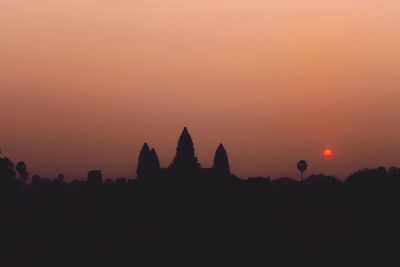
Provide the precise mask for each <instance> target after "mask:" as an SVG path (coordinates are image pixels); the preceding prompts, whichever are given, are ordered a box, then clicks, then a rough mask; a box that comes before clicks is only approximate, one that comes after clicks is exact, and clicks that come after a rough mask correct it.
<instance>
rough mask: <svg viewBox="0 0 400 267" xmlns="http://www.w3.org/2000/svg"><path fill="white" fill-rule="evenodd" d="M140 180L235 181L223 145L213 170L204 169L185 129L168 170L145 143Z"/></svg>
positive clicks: (139, 173) (138, 172)
mask: <svg viewBox="0 0 400 267" xmlns="http://www.w3.org/2000/svg"><path fill="white" fill-rule="evenodd" d="M136 174H137V178H138V180H152V179H157V178H167V177H170V178H172V177H173V178H185V177H186V178H190V179H196V178H205V179H207V178H209V179H213V178H214V179H219V180H228V179H235V176H233V175H232V174H231V172H230V168H229V158H228V153H227V152H226V150H225V148H224V146H223V144H220V145H219V146H218V148H217V150H216V152H215V156H214V164H213V166H212V167H211V168H204V167H202V166H201V165H200V163H199V162H198V160H197V157H196V153H195V148H194V144H193V140H192V137H191V136H190V133H189V130H188V129H187V127H185V128H184V129H183V131H182V133H181V135H180V137H179V140H178V144H177V148H176V154H175V157H174V159H173V160H172V163H171V164H170V165H169V167H168V168H162V167H160V161H159V159H158V155H157V152H156V150H155V149H154V148H151V149H150V147H149V145H148V144H147V143H144V145H143V147H142V150H141V151H140V154H139V162H138V167H137V172H136Z"/></svg>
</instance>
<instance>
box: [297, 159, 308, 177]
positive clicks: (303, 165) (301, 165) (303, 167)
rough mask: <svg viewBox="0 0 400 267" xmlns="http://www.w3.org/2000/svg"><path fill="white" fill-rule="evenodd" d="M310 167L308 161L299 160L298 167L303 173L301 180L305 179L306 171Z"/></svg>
mask: <svg viewBox="0 0 400 267" xmlns="http://www.w3.org/2000/svg"><path fill="white" fill-rule="evenodd" d="M307 168H308V164H307V161H305V160H300V161H299V162H297V169H298V170H299V171H300V173H301V180H302V181H303V179H304V172H305V171H306V170H307Z"/></svg>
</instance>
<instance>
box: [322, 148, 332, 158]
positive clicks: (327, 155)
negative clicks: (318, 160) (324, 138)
mask: <svg viewBox="0 0 400 267" xmlns="http://www.w3.org/2000/svg"><path fill="white" fill-rule="evenodd" d="M323 154H324V158H326V159H330V158H332V156H333V152H332V150H331V149H329V148H326V149H325V150H324V153H323Z"/></svg>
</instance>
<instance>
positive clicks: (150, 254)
mask: <svg viewBox="0 0 400 267" xmlns="http://www.w3.org/2000/svg"><path fill="white" fill-rule="evenodd" d="M1 192H2V193H1V198H0V200H1V202H0V203H1V204H0V209H1V213H0V216H1V218H0V246H1V249H0V253H1V254H0V261H1V262H0V266H305V265H314V266H365V265H368V266H371V265H374V266H386V265H398V264H400V171H399V170H398V169H391V170H390V171H387V170H385V169H383V168H381V169H377V170H370V171H364V172H359V173H356V174H354V175H353V176H351V177H349V179H347V181H346V182H340V181H338V180H336V179H335V178H333V177H327V176H313V177H310V178H309V179H307V180H305V181H304V182H302V183H299V182H295V181H293V180H289V179H280V180H277V181H272V182H270V181H268V180H263V179H253V180H250V181H240V180H236V181H225V182H219V183H217V182H213V181H207V180H193V179H191V178H190V177H186V179H180V180H161V181H160V180H159V181H153V182H137V181H131V182H128V181H123V180H121V181H119V182H118V183H116V184H112V183H108V184H101V185H99V184H98V185H95V184H90V183H85V182H80V183H77V182H75V183H70V184H66V183H64V182H56V181H37V183H36V184H32V185H29V186H26V187H22V186H20V185H18V184H17V183H16V184H15V186H14V187H13V186H10V185H8V187H7V190H5V189H4V187H3V189H2V191H1ZM398 266H400V265H398Z"/></svg>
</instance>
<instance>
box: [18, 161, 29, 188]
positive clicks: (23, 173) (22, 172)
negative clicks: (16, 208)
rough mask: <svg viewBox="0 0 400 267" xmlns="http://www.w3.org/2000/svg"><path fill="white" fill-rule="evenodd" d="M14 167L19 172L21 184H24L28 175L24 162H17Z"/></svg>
mask: <svg viewBox="0 0 400 267" xmlns="http://www.w3.org/2000/svg"><path fill="white" fill-rule="evenodd" d="M15 169H16V170H17V172H18V174H19V178H20V179H21V182H22V184H23V185H25V183H26V181H27V180H28V177H29V173H28V172H27V171H26V164H25V162H23V161H20V162H18V163H17V166H16V167H15Z"/></svg>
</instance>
